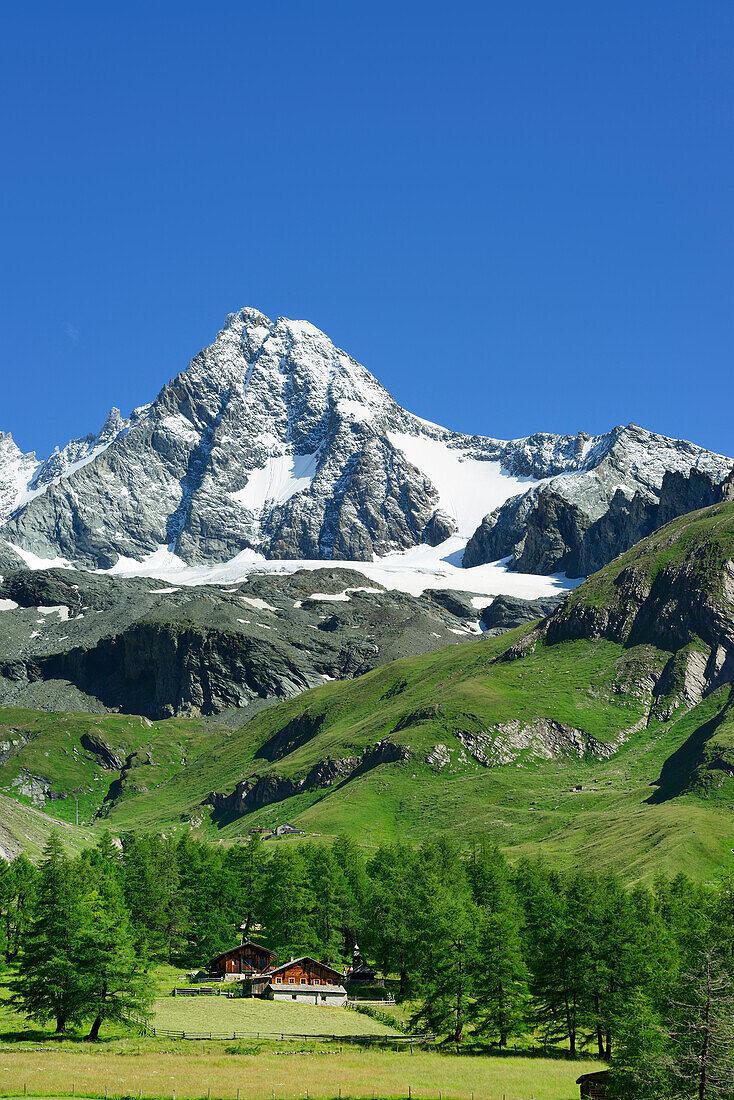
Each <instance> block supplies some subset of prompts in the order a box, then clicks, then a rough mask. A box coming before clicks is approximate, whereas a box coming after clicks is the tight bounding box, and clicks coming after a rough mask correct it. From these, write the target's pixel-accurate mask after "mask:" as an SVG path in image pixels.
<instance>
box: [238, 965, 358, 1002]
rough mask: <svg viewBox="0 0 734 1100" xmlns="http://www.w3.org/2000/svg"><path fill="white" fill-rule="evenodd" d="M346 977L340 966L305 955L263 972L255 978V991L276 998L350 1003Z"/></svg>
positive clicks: (259, 994) (262, 995)
mask: <svg viewBox="0 0 734 1100" xmlns="http://www.w3.org/2000/svg"><path fill="white" fill-rule="evenodd" d="M342 981H343V977H342V975H341V974H340V973H339V971H338V970H334V969H333V967H331V966H327V964H326V963H322V962H319V961H318V960H317V959H312V958H310V957H309V956H308V955H304V956H302V957H301V958H300V959H291V961H290V962H287V963H283V965H282V966H278V967H274V968H273V969H272V970H270V971H268V973H267V974H261V975H259V976H258V977H257V979H254V980H253V983H252V992H253V994H254V995H255V996H260V997H267V998H269V999H270V1000H276V1001H287V1000H291V1001H306V1002H308V1003H310V1004H346V1000H347V991H346V989H345V988H344V986H343V985H342Z"/></svg>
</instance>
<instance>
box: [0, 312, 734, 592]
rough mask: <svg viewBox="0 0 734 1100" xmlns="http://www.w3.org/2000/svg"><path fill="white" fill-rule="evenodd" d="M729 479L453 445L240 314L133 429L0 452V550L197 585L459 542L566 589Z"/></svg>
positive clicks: (656, 456) (638, 441) (672, 449)
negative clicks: (272, 567) (696, 491)
mask: <svg viewBox="0 0 734 1100" xmlns="http://www.w3.org/2000/svg"><path fill="white" fill-rule="evenodd" d="M731 465H732V463H731V460H730V459H726V458H723V457H721V456H718V455H714V454H712V453H710V452H708V451H706V450H704V449H702V448H700V447H696V446H694V445H693V444H690V443H685V442H681V441H675V440H669V439H666V438H665V437H663V436H659V435H655V434H653V433H651V432H645V431H643V430H642V429H638V428H634V427H632V426H630V427H629V428H615V429H614V430H613V431H611V432H609V433H607V434H605V435H602V436H598V437H594V438H592V437H590V436H588V435H587V434H585V433H583V432H580V433H579V434H578V435H576V436H567V435H566V436H564V435H552V434H543V433H541V434H536V435H532V436H529V437H527V438H524V439H519V440H511V441H507V440H502V439H497V438H493V437H489V436H486V437H485V436H468V435H462V434H460V433H457V432H452V431H448V430H447V429H445V428H441V427H439V426H437V425H434V424H429V423H427V422H426V421H423V420H421V419H420V418H418V417H416V416H413V415H412V414H411V413H409V412H406V411H405V410H404V409H402V408H401V407H400V406H399V405H398V404H397V403H396V402H395V401H394V400H393V398H392V397H391V396H390V394H389V393H388V392H387V391H386V390H385V389H383V387H382V386H381V385H380V384H379V382H377V380H376V379H375V378H374V377H373V376H372V375H371V374H370V373H369V372H368V371H367V370H366V369H365V368H364V367H362V366H360V364H359V363H357V362H355V361H354V360H353V359H352V358H351V357H350V356H349V355H347V354H346V353H345V352H343V351H341V350H339V349H338V348H336V347H335V346H334V345H333V344H332V342H331V341H330V340H329V339H328V337H327V336H325V335H324V333H322V332H320V331H319V330H318V329H316V328H314V326H313V325H311V324H309V323H307V322H305V321H290V320H287V319H286V318H279V319H278V320H277V321H274V322H273V321H270V320H269V319H268V318H267V317H265V316H264V315H263V314H262V313H260V312H258V311H257V310H254V309H243V310H241V311H239V312H238V313H233V314H231V315H230V316H229V317H228V318H227V321H226V323H225V326H224V328H223V329H222V331H221V332H220V333H219V334H218V336H217V337H216V339H215V341H214V343H213V344H212V345H211V346H210V347H208V348H206V349H204V350H203V351H202V352H200V353H199V354H198V355H197V356H195V358H194V359H193V360H192V361H191V363H190V364H189V366H188V367H187V369H186V370H185V371H183V372H182V373H181V374H179V375H178V376H177V377H176V378H175V379H173V380H172V381H170V382H169V383H168V384H167V385H165V386H164V387H163V389H162V390H161V391H160V393H159V394H158V396H157V397H156V398H155V400H154V401H153V402H152V404H150V405H144V406H141V407H140V408H138V409H136V410H135V411H134V412H133V413H132V414H131V416H130V417H129V418H127V419H124V418H122V417H121V416H120V414H119V412H118V411H117V410H116V409H115V410H113V411H112V412H111V413H110V415H109V416H108V417H107V419H106V421H105V423H104V425H103V427H102V429H101V430H100V432H98V433H97V434H93V435H90V436H88V437H86V438H84V439H82V440H75V441H73V442H71V443H69V444H68V445H67V446H66V447H64V448H63V449H62V450H57V451H56V452H55V453H54V454H53V455H51V456H50V457H49V458H47V459H45V460H44V461H38V460H37V459H36V458H35V455H24V454H22V453H21V451H20V450H19V449H18V448H17V447H16V446H15V444H14V442H13V440H12V438H11V437H10V436H9V435H0V536H2V538H3V539H4V540H5V544H6V545H4V546H3V548H2V554H3V555H4V559H7V558H8V555H15V554H16V553H17V552H20V553H21V554H23V555H25V557H26V559H27V560H29V561H34V562H35V560H36V558H41V559H44V560H45V561H49V560H50V561H58V560H59V559H61V560H63V561H67V562H69V563H71V564H72V565H74V566H77V567H85V568H93V569H109V568H112V567H118V568H119V566H120V564H121V563H122V564H127V565H128V566H129V567H130V568H131V569H133V570H134V568H135V566H136V563H142V562H145V561H146V559H147V560H150V559H151V558H154V557H155V555H156V554H160V553H161V552H162V551H164V552H165V553H167V554H168V555H172V556H173V557H174V558H175V560H176V561H180V562H181V563H188V564H190V565H196V564H199V563H209V562H227V561H229V560H231V559H232V558H234V557H236V556H237V555H239V554H242V553H243V552H244V553H245V554H248V553H249V554H250V555H251V556H254V557H257V556H262V557H264V558H269V559H309V560H313V559H321V560H345V561H354V562H360V561H370V560H372V559H374V558H375V557H380V556H383V555H386V554H390V553H395V552H400V551H405V550H408V549H410V548H413V547H418V546H421V545H428V546H444V544H445V546H446V553H447V555H450V554H457V553H458V555H459V557H460V556H461V552H462V551H463V547H464V544H465V543H466V540H470V542H469V547H468V550H467V554H466V557H465V560H464V564H465V565H467V566H473V565H477V564H480V563H482V562H486V561H491V560H496V559H498V558H504V557H509V556H513V558H514V567H515V568H517V569H519V570H521V571H526V572H536V573H544V572H546V573H553V572H558V571H560V572H563V571H566V570H570V571H571V572H573V571H574V570H576V571H583V570H585V569H586V568H587V567H590V566H591V565H596V564H598V562H599V561H601V560H602V559H605V560H608V559H609V556H610V555H611V556H614V553H616V552H618V549H619V548H622V549H623V548H626V547H625V546H624V545H622V546H619V538H620V537H621V539H622V543H625V541H626V542H627V543H628V542H629V534H628V528H629V530H630V531H631V530H633V529H634V530H635V531H637V530H640V529H642V528H644V526H645V524H644V521H643V520H639V521H637V526H635V522H636V517H635V515H634V513H635V509H637V510H638V511H640V510H642V511H643V512H644V510H645V508H647V507H648V506H653V507H654V506H655V505H657V504H658V503H659V500H660V494H661V490H662V487H663V482H664V479H665V477H666V475H670V474H679V475H681V476H682V477H686V478H687V477H690V475H691V471H694V472H695V473H696V474H697V475H700V476H701V477H704V478H707V479H709V481H710V483H711V485H712V486H713V487H715V486H717V485H718V484H719V483H720V482H722V481H723V480H724V478H725V477H726V475H727V474H728V472H729V470H730V469H731ZM636 502H638V503H636ZM626 510H627V511H629V512H630V514H631V518H629V521H628V518H627V516H626ZM484 517H487V518H484ZM607 517H610V518H609V522H608V523H607V528H608V530H605V533H604V535H603V537H602V536H601V535H599V536H598V537H595V536H592V535H589V533H588V532H589V529H590V528H591V527H592V526H593V525H595V524H598V523H600V522H601V521H602V520H606V518H607ZM618 528H622V535H621V536H619V535H618V533H617V529H618ZM475 532H476V534H475ZM471 536H474V537H473V538H472V537H471ZM452 538H453V540H455V541H449V540H451V539H452ZM584 540H586V542H584ZM587 543H588V545H587ZM582 544H583V545H582ZM33 556H35V557H33ZM11 560H13V559H11Z"/></svg>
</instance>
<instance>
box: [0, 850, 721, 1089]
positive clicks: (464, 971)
mask: <svg viewBox="0 0 734 1100" xmlns="http://www.w3.org/2000/svg"><path fill="white" fill-rule="evenodd" d="M242 934H243V935H244V936H245V937H250V938H253V939H255V940H257V941H258V942H262V943H263V944H265V945H266V946H268V947H270V948H272V949H273V950H274V951H277V952H278V954H279V956H280V957H281V958H288V957H289V956H290V955H294V956H298V955H305V954H308V955H313V956H315V957H317V958H319V959H322V960H324V961H327V962H329V963H331V965H333V966H336V967H337V968H341V966H342V965H344V964H346V963H348V962H349V961H350V960H351V955H352V949H353V947H354V944H355V942H357V941H358V942H359V944H360V948H361V950H362V954H363V955H365V956H366V957H367V959H368V960H369V961H370V962H372V963H373V964H375V965H376V967H377V968H378V969H379V970H381V971H382V972H383V973H385V974H387V975H394V976H395V978H396V980H397V982H398V983H399V990H400V994H401V995H402V996H403V997H405V998H408V999H409V1000H410V1003H411V1004H412V1005H413V1006H414V1017H413V1023H414V1025H415V1026H424V1027H426V1028H428V1029H429V1030H431V1031H432V1032H434V1033H435V1034H436V1035H438V1036H440V1037H441V1038H442V1039H443V1040H444V1041H446V1042H447V1043H451V1044H456V1045H457V1046H459V1045H460V1044H462V1043H464V1042H471V1043H473V1044H477V1043H483V1044H494V1045H496V1046H498V1047H500V1048H506V1047H507V1046H508V1044H510V1043H511V1042H517V1041H521V1042H522V1041H525V1039H526V1038H527V1037H528V1036H532V1037H533V1039H534V1041H535V1042H541V1043H546V1044H549V1045H554V1046H561V1045H562V1046H563V1047H565V1049H566V1050H567V1051H568V1052H569V1053H570V1054H571V1055H575V1054H576V1053H577V1052H579V1051H580V1050H585V1051H587V1050H593V1051H594V1052H595V1053H596V1054H598V1056H599V1057H600V1058H603V1059H606V1060H610V1061H611V1065H612V1071H613V1074H614V1077H615V1086H614V1087H615V1090H616V1093H617V1094H618V1095H619V1096H629V1097H640V1098H642V1097H646V1098H652V1097H656V1096H659V1097H666V1098H670V1097H673V1096H677V1095H681V1096H691V1095H699V1096H700V1097H701V1100H705V1097H706V1096H729V1097H734V1076H733V1074H734V1071H733V1070H732V1062H734V1059H732V1056H731V1053H730V1051H731V1049H734V1048H732V1046H731V1043H732V1042H734V1034H733V1033H732V1020H733V1019H734V1009H733V1008H732V1003H733V998H732V987H731V980H732V974H733V972H734V877H732V876H729V877H726V878H724V879H723V880H722V881H721V882H720V883H719V884H717V885H716V886H715V887H714V886H711V885H709V886H700V885H697V884H695V883H693V882H692V881H691V880H690V879H688V878H686V877H685V876H684V875H677V876H676V877H674V878H663V877H661V878H660V879H659V880H658V881H656V882H655V883H654V884H653V885H652V886H649V887H648V886H643V885H637V886H635V887H633V888H628V887H627V886H626V885H625V884H624V882H623V881H622V880H621V878H620V877H619V876H618V875H616V874H613V873H595V872H590V871H584V870H570V871H561V870H559V869H557V868H553V867H551V866H549V865H548V864H547V863H546V862H544V861H543V860H541V859H523V860H520V861H519V862H518V863H517V864H515V865H514V866H510V865H509V864H508V863H507V861H506V860H505V858H504V856H503V855H502V853H501V851H500V850H499V849H498V848H497V846H496V845H494V844H492V843H490V842H489V841H487V840H485V839H482V838H480V839H477V840H476V841H475V842H473V843H471V844H467V845H464V846H459V845H457V844H455V843H453V842H452V841H450V840H447V839H444V838H440V839H437V840H433V841H429V842H426V843H425V844H424V845H422V846H421V847H414V846H410V845H407V844H400V843H398V844H386V845H382V846H380V847H378V848H374V849H364V848H362V847H360V846H359V845H358V844H356V843H355V842H354V841H353V840H351V839H349V838H348V837H338V838H336V839H335V840H334V841H333V842H332V843H331V844H316V843H301V844H297V845H295V844H276V845H273V846H269V845H267V844H264V843H263V842H262V840H261V838H260V837H259V836H258V835H257V834H255V835H253V836H252V837H250V838H249V839H248V840H247V841H246V842H244V843H241V844H236V845H232V846H229V847H224V846H222V845H213V844H207V843H204V842H199V841H196V840H194V839H192V838H191V837H190V836H188V835H184V836H183V837H181V838H178V839H172V838H165V837H160V836H154V835H149V834H131V835H128V836H126V837H125V838H123V841H122V844H121V846H120V845H118V844H115V843H113V841H112V840H111V838H110V837H109V836H105V837H103V838H102V840H101V841H100V843H99V844H98V846H97V847H96V848H93V849H90V850H89V851H85V852H83V853H82V854H81V855H80V856H79V857H78V858H76V859H70V858H68V857H67V856H66V855H65V854H64V852H63V849H62V846H61V843H60V841H59V839H58V837H55V836H52V837H51V839H50V840H49V842H48V845H47V847H46V851H45V853H44V858H43V861H42V863H41V864H40V866H39V868H38V869H36V868H34V867H33V866H32V865H31V864H30V863H29V862H28V860H26V859H25V858H24V857H19V858H18V859H16V860H15V861H14V862H13V863H11V864H9V865H6V866H3V867H2V868H0V949H2V951H3V952H4V956H5V960H6V963H7V964H8V966H9V967H11V968H12V970H13V977H12V982H11V984H12V988H13V997H14V999H15V1001H16V1003H17V1004H18V1005H19V1006H20V1007H21V1009H22V1010H23V1011H24V1012H25V1013H26V1014H27V1015H28V1016H30V1017H32V1018H35V1019H39V1020H53V1021H55V1024H56V1028H57V1030H58V1031H59V1032H63V1031H64V1030H65V1029H66V1028H67V1027H69V1026H70V1025H72V1024H74V1025H77V1024H79V1023H80V1022H81V1021H83V1020H89V1021H90V1031H89V1037H90V1038H92V1039H94V1038H96V1037H97V1035H98V1034H99V1030H100V1027H101V1025H102V1024H103V1023H104V1022H105V1021H106V1020H110V1019H121V1018H123V1017H125V1016H126V1015H127V1014H128V1013H130V1012H132V1011H137V1012H141V1011H145V1009H146V1006H147V1004H148V1002H149V999H150V994H151V985H150V980H149V978H148V977H147V971H148V969H149V964H150V962H151V961H166V962H171V963H174V964H176V965H180V966H183V967H189V968H199V967H205V966H206V964H207V962H208V960H209V959H211V958H213V957H214V956H215V955H217V954H218V953H219V952H221V951H224V950H226V949H227V948H230V947H232V946H234V945H235V944H236V943H238V942H239V937H240V935H242ZM694 1079H695V1081H696V1082H697V1085H696V1089H695V1090H694V1089H693V1085H692V1084H691V1082H693V1081H694ZM702 1081H703V1088H704V1091H703V1092H701V1088H700V1086H701V1082H702ZM721 1082H723V1084H721ZM676 1089H677V1090H678V1091H676ZM726 1089H729V1091H728V1092H727V1091H726ZM716 1090H718V1091H716ZM722 1090H723V1091H722Z"/></svg>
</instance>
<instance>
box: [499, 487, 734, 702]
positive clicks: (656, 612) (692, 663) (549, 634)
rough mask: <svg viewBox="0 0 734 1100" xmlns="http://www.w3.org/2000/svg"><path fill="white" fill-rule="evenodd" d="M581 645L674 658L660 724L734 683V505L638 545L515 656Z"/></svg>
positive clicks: (662, 679) (658, 689)
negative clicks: (603, 644)
mask: <svg viewBox="0 0 734 1100" xmlns="http://www.w3.org/2000/svg"><path fill="white" fill-rule="evenodd" d="M574 638H608V639H610V640H612V641H615V642H620V643H622V644H624V645H625V646H630V647H631V646H640V645H645V644H650V645H653V646H655V647H657V648H658V649H661V650H664V651H666V650H667V651H669V652H670V653H671V657H670V659H669V661H668V663H667V664H666V665H665V666H664V668H663V670H662V673H661V675H660V676H659V677H657V678H656V683H655V687H654V694H655V702H654V706H653V715H654V717H657V718H660V719H664V720H667V719H668V718H670V716H671V715H672V713H673V712H674V711H675V709H676V708H677V707H679V706H685V707H686V708H688V707H690V706H694V705H695V704H696V703H698V702H700V701H701V699H702V698H703V697H704V695H706V694H708V693H709V692H711V691H713V690H716V689H717V688H718V687H720V686H722V685H723V684H727V683H730V682H732V681H734V504H732V503H725V504H720V505H718V506H716V507H714V508H709V509H706V510H703V511H701V512H697V513H694V514H692V515H687V516H685V517H683V518H682V519H679V520H676V521H673V522H671V523H669V524H667V525H666V526H665V527H664V528H662V529H661V530H659V531H658V532H656V533H655V534H653V535H652V536H650V537H649V538H647V539H644V540H643V541H642V542H640V543H638V544H637V545H636V546H635V547H634V548H633V549H631V550H630V551H628V552H627V553H626V554H624V555H622V556H621V557H620V558H618V559H617V560H616V561H614V562H612V563H611V564H610V565H608V566H607V567H606V568H605V569H602V570H601V571H600V572H599V573H597V574H595V575H594V576H593V577H591V578H590V579H589V580H588V581H586V583H585V584H584V585H583V586H582V587H581V588H580V589H578V590H577V591H576V592H575V593H572V594H571V596H569V598H568V599H567V600H566V601H565V602H564V603H563V604H562V605H561V607H560V608H559V609H558V610H557V611H556V612H554V614H552V615H551V616H550V618H549V619H548V620H547V621H546V622H545V623H544V624H543V625H542V626H541V627H540V629H539V631H538V632H537V633H536V634H535V635H532V634H531V635H530V636H527V637H526V638H525V639H523V641H522V643H521V644H520V646H519V647H518V649H517V650H516V653H515V654H513V653H512V651H511V652H510V656H513V655H519V654H520V653H522V652H527V650H528V648H532V647H533V646H535V645H536V644H537V642H538V640H542V641H544V642H547V643H550V644H555V643H557V642H562V641H567V640H569V639H574ZM648 671H649V670H648Z"/></svg>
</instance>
